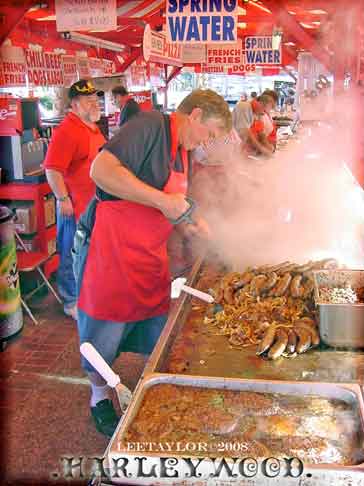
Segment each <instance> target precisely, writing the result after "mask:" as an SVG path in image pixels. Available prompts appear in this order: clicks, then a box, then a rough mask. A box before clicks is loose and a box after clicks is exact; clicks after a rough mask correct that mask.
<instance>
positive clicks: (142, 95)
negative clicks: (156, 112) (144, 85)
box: [129, 91, 153, 111]
mask: <svg viewBox="0 0 364 486" xmlns="http://www.w3.org/2000/svg"><path fill="white" fill-rule="evenodd" d="M129 94H130V96H131V97H132V98H134V100H135V101H136V102H137V103H138V105H139V106H140V109H141V110H142V111H151V110H152V109H153V102H152V92H151V91H137V92H134V93H129Z"/></svg>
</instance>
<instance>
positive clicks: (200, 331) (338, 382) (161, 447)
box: [106, 261, 364, 486]
mask: <svg viewBox="0 0 364 486" xmlns="http://www.w3.org/2000/svg"><path fill="white" fill-rule="evenodd" d="M206 268H207V267H204V266H203V265H202V262H201V261H200V262H197V263H196V265H195V267H194V268H193V270H192V272H191V275H190V278H189V285H191V286H193V287H196V288H198V289H200V290H202V291H205V292H206V291H208V289H209V288H210V287H211V285H212V281H211V274H210V272H209V269H208V268H207V271H206ZM207 306H208V305H207V304H204V303H203V302H201V301H197V300H196V299H193V298H191V297H190V296H188V295H187V294H183V295H182V296H181V297H180V298H179V299H178V300H177V301H176V302H175V304H174V307H173V310H172V312H171V314H170V317H169V320H168V322H167V325H166V327H165V329H164V332H163V334H162V336H161V338H160V340H159V342H158V344H157V346H156V348H155V350H154V352H153V354H152V356H151V357H150V359H149V361H148V363H147V366H146V368H145V371H144V374H143V376H142V378H141V380H140V382H139V384H138V386H137V389H136V391H135V393H134V395H133V400H132V402H131V403H130V405H129V407H128V410H127V412H126V415H125V416H124V418H123V420H122V421H121V422H120V424H119V426H118V428H117V430H116V431H115V434H114V436H113V438H112V440H111V442H110V444H109V447H108V449H107V451H106V458H107V461H108V464H109V466H110V471H112V470H113V466H114V465H115V464H116V463H118V462H117V461H119V462H120V460H123V461H124V465H127V467H128V469H125V470H124V472H126V471H128V474H129V477H119V478H113V483H112V484H114V483H115V484H117V483H121V484H149V485H155V486H156V485H159V484H160V485H162V484H163V485H167V484H168V485H169V486H171V485H173V484H176V485H177V484H178V485H181V484H186V485H187V484H188V485H194V486H198V485H200V486H209V485H219V486H223V485H233V484H239V485H248V484H249V485H257V486H258V485H265V484H267V485H272V484H273V485H274V484H276V485H278V484H279V485H282V486H291V485H292V486H293V485H294V484H295V485H297V484H300V485H305V486H324V485H325V486H326V485H328V484H333V485H335V486H336V485H343V486H344V485H345V486H346V485H348V484H350V485H352V486H363V485H364V464H363V462H364V459H363V458H362V457H361V454H362V452H363V451H364V440H363V438H364V402H363V396H362V393H361V388H360V387H361V386H362V385H363V383H364V353H362V352H361V351H354V350H352V351H348V350H346V351H344V350H335V349H330V348H327V347H323V346H321V347H318V348H316V349H312V350H309V351H308V352H306V353H304V354H301V355H298V356H296V357H294V358H280V359H278V360H276V361H271V360H267V359H264V358H262V357H261V356H257V355H256V346H254V345H252V346H248V347H242V348H235V347H233V346H231V345H230V344H229V341H228V339H227V337H226V336H224V335H219V334H218V333H216V332H214V331H215V329H214V328H213V327H212V328H211V326H210V325H209V323H208V322H206V319H205V317H206V311H207V308H208V307H207ZM158 387H159V388H158ZM173 387H174V388H173ZM190 389H193V390H194V393H195V395H194V397H195V398H194V399H192V398H190V401H189V402H188V399H187V395H188V390H190ZM206 389H211V393H212V392H213V393H214V395H212V398H211V399H209V400H210V401H208V402H207V403H208V404H210V405H208V406H207V407H206V412H205V413H203V412H202V411H201V410H200V408H199V404H200V402H201V401H203V400H204V399H205V400H206V397H205V398H204V399H203V396H205V394H206ZM181 390H182V392H181V393H182V394H181V398H180V399H178V398H177V395H178V392H179V391H181ZM238 392H240V393H242V395H241V397H236V399H235V400H236V401H235V402H234V403H235V404H236V403H237V404H240V408H239V409H238V411H236V410H235V409H234V407H232V406H228V403H230V402H229V400H231V396H228V395H224V394H226V393H238ZM247 392H249V393H250V394H253V395H249V396H245V395H244V393H247ZM150 393H152V394H150ZM186 393H187V395H185V394H186ZM288 396H289V400H288V402H289V401H290V400H291V399H292V397H294V396H295V397H299V399H304V400H307V407H308V408H310V407H313V405H312V403H313V402H315V400H318V399H325V400H327V402H325V404H323V403H321V405H320V406H319V407H318V408H315V407H313V408H312V410H313V411H312V414H310V413H307V414H306V413H303V417H304V419H303V420H306V422H307V423H308V424H310V427H312V437H307V436H305V435H302V436H299V435H300V434H299V433H298V432H297V430H300V429H299V426H298V425H297V424H296V425H292V420H293V422H294V421H295V420H298V419H299V416H300V412H297V411H296V410H298V409H297V408H295V407H296V406H297V404H296V403H295V405H293V409H292V412H290V409H289V406H288V405H287V409H286V410H285V411H282V410H283V409H284V407H283V408H282V409H281V411H280V412H277V405H275V406H273V405H271V406H270V405H269V404H271V403H272V402H271V400H273V399H274V400H276V399H279V400H283V402H284V401H285V400H287V397H288ZM199 397H200V398H199ZM277 397H278V398H277ZM297 399H298V398H297ZM184 400H185V401H186V404H185V408H184V409H183V407H182V409H183V411H182V412H181V409H180V407H181V401H182V403H183V401H184ZM251 400H253V402H254V403H253V406H252V405H250V407H251V408H250V411H249V405H247V404H248V403H249V401H251ZM267 400H268V401H267ZM288 402H287V403H288ZM310 404H311V405H310ZM349 404H351V405H350V406H353V407H354V408H353V410H354V409H355V410H356V412H355V413H356V415H355V418H353V417H351V418H350V417H349V416H346V415H345V414H344V418H343V422H342V424H341V425H340V423H341V422H340V420H341V419H340V414H341V412H340V410H341V408H342V407H344V408H345V407H348V406H349ZM278 408H279V406H278ZM299 410H302V406H301V408H299ZM345 413H346V412H345ZM163 414H165V415H163ZM186 414H187V417H189V419H187V422H185V423H184V425H183V422H180V420H182V419H183V418H184V417H185V416H186ZM306 415H307V416H306ZM253 416H254V417H255V416H257V417H260V418H257V420H258V422H257V423H258V424H259V427H260V428H263V429H264V431H263V432H262V431H261V430H260V429H259V427H258V429H257V424H256V423H255V422H254V420H253V419H254V417H253ZM262 416H265V417H264V418H262ZM196 417H197V418H196ZM252 417H253V418H252ZM325 417H326V418H325ZM255 418H256V417H255ZM233 419H234V420H235V421H236V420H237V423H235V422H234V420H233ZM251 420H253V422H254V426H253V428H252V429H249V430H248V431H247V430H246V428H244V427H245V426H246V424H247V423H250V422H249V421H251ZM262 420H263V422H262ZM320 420H323V422H322V423H321V422H320V423H321V426H320V430H317V424H319V422H317V421H320ZM325 420H326V421H325ZM231 421H232V422H231ZM193 423H196V424H197V425H196V427H195V428H193V427H192V426H191V424H193ZM289 423H291V425H289ZM295 423H296V422H295ZM354 423H355V425H354ZM143 424H144V425H143ZM171 424H172V425H171ZM209 424H212V425H211V426H210V425H209ZM237 424H238V425H237ZM315 424H316V429H315ZM343 424H344V425H343ZM345 424H346V425H347V433H349V434H350V433H351V432H349V430H350V424H351V425H353V427H354V429H353V432H352V433H353V435H352V438H353V439H352V442H351V439H349V442H348V443H350V444H351V443H352V445H353V447H354V443H356V441H358V446H357V449H356V448H355V447H354V449H355V450H354V449H353V451H351V452H350V453H348V454H349V455H348V456H347V459H345V460H341V459H340V460H339V458H340V457H341V454H343V451H342V450H341V449H340V447H341V446H343V444H344V443H345V442H346V441H347V440H348V437H347V436H345V433H344V432H343V430H344V429H345V427H346V425H345ZM296 426H297V427H298V429H297V430H295V427H296ZM191 427H192V429H191ZM290 427H291V429H290ZM292 427H293V428H292ZM191 430H192V432H191ZM259 430H260V432H259ZM268 430H271V432H272V437H270V436H269V432H268ZM289 430H291V432H289ZM206 431H207V432H206ZM133 433H134V435H133ZM204 434H205V435H204ZM206 434H207V435H206ZM246 434H247V435H246ZM251 434H253V435H251ZM257 434H258V435H257ZM259 434H260V435H259ZM264 434H268V435H264ZM275 434H276V435H275ZM277 434H278V435H277ZM280 434H281V435H280ZM326 434H328V436H327V437H326ZM296 436H297V437H296ZM316 436H318V437H316ZM178 437H180V438H181V442H180V441H179V440H177V439H178ZM206 437H208V440H206ZM350 437H351V436H350ZM354 437H355V439H354ZM176 438H177V439H176ZM282 440H283V449H284V447H285V443H286V442H285V441H287V443H290V444H291V445H289V446H287V447H288V449H289V450H287V451H285V454H286V456H284V454H283V455H282V448H281V449H279V447H278V445H277V444H278V443H279V441H282ZM186 441H187V446H186ZM289 441H291V442H292V443H291V442H289ZM302 441H303V442H302ZM317 441H319V442H320V444H321V446H318V445H317V444H318V443H317ZM322 441H324V442H322ZM201 442H202V443H203V444H204V447H207V449H206V448H203V449H202V450H196V448H198V447H201ZM181 444H182V445H181ZM216 444H217V446H216ZM292 444H296V445H295V446H294V445H292ZM297 444H300V445H299V446H298V445H297ZM302 444H303V445H302ZM219 447H220V448H219ZM237 447H238V449H237ZM256 447H258V449H256ZM281 447H282V446H281ZM320 447H322V450H321V449H320ZM239 448H240V449H239ZM228 449H229V450H228ZM297 451H301V452H302V454H303V455H302V454H301V457H303V458H304V460H303V461H302V463H296V462H295V463H294V466H295V467H294V472H292V476H293V475H295V474H296V476H295V477H290V473H288V471H287V462H285V459H284V457H286V459H287V458H290V459H292V461H297V459H294V458H296V457H299V455H300V454H299V452H297ZM317 451H321V452H320V454H321V455H322V457H321V456H320V457H321V458H320V459H317V457H316V455H315V454H316V452H317ZM317 454H319V453H318V452H317ZM344 455H345V454H344ZM311 456H312V457H311ZM329 456H330V457H329ZM349 456H350V458H349ZM269 457H270V458H272V457H273V459H272V461H273V462H274V464H273V465H272V464H271V463H269V464H268V463H267V460H268V458H269ZM141 458H144V459H141ZM171 458H173V459H171ZM198 458H200V459H203V460H202V462H201V468H200V469H199V473H201V474H200V476H199V477H198V478H197V477H196V476H193V475H192V476H191V464H195V463H194V462H192V463H191V461H193V460H195V459H196V460H197V459H198ZM224 458H225V459H224ZM260 458H261V459H260ZM274 458H275V459H274ZM325 458H326V459H325ZM221 460H222V461H224V460H226V464H227V465H230V469H229V468H227V469H226V467H225V466H221V463H220V462H219V461H221ZM244 460H245V462H244ZM287 460H288V459H287ZM115 461H116V462H115ZM138 461H139V462H138ZM140 461H142V463H143V465H144V466H145V468H144V469H143V467H144V466H143V467H142V469H141V463H140ZM161 461H162V463H161ZM166 461H167V462H166ZM211 461H213V464H212V463H211ZM214 461H218V463H215V462H214ZM234 461H235V462H234ZM239 461H240V462H239ZM241 461H243V462H242V463H241ZM249 461H250V462H252V464H253V466H254V467H253V466H251V465H249V464H250V462H249ZM239 464H240V466H239ZM277 464H278V465H279V467H278V466H277ZM299 464H301V465H302V470H300V469H299ZM167 466H168V467H170V469H168V467H167ZM233 466H234V467H235V468H236V470H234V473H236V474H235V475H234V474H233V473H232V471H233ZM268 466H269V467H268ZM166 467H167V469H168V471H169V473H167V470H166ZM216 467H217V470H216ZM221 467H222V468H221ZM245 467H246V468H247V469H245ZM252 467H253V469H254V468H255V469H254V471H253V469H252ZM277 467H278V469H279V472H277ZM267 468H268V469H267ZM145 471H149V472H150V471H154V472H155V474H156V475H155V476H153V474H152V475H149V476H148V474H145ZM216 471H218V472H216ZM249 471H250V473H249ZM274 471H276V474H275V472H274ZM194 472H196V471H194ZM111 474H112V473H111ZM164 474H167V476H165V475H164ZM168 474H171V475H169V476H168ZM249 474H250V475H249Z"/></svg>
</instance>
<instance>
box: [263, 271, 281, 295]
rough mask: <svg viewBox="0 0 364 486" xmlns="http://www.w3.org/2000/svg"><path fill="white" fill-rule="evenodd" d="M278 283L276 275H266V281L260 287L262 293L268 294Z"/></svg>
mask: <svg viewBox="0 0 364 486" xmlns="http://www.w3.org/2000/svg"><path fill="white" fill-rule="evenodd" d="M277 282H278V275H277V274H276V273H275V272H273V273H270V274H268V275H267V281H266V283H265V284H264V285H263V287H262V292H268V291H269V290H271V289H272V288H273V287H274V286H275V285H276V283H277Z"/></svg>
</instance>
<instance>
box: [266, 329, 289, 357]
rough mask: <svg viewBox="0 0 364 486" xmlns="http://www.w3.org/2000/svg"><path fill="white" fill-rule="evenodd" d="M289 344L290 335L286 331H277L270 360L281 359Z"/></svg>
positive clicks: (269, 355) (269, 354) (270, 351)
mask: <svg viewBox="0 0 364 486" xmlns="http://www.w3.org/2000/svg"><path fill="white" fill-rule="evenodd" d="M287 343H288V335H287V333H286V331H285V330H284V329H277V332H276V337H275V341H274V344H273V346H271V348H270V350H269V353H268V358H269V359H277V358H279V357H280V356H281V355H282V354H283V352H284V350H285V349H286V346H287Z"/></svg>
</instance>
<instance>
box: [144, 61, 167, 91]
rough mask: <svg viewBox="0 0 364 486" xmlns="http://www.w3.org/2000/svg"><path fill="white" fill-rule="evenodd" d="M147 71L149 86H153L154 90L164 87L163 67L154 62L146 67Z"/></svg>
mask: <svg viewBox="0 0 364 486" xmlns="http://www.w3.org/2000/svg"><path fill="white" fill-rule="evenodd" d="M147 69H148V71H149V73H148V74H149V81H150V84H151V86H154V87H155V88H161V87H163V86H165V85H166V82H165V79H164V68H163V66H161V65H159V64H155V63H154V62H150V63H148V65H147Z"/></svg>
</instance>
